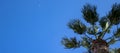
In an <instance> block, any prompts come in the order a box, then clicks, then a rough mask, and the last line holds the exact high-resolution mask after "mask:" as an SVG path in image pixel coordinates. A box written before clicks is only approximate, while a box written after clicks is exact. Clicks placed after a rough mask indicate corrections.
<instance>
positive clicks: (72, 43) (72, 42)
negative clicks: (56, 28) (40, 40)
mask: <svg viewBox="0 0 120 53" xmlns="http://www.w3.org/2000/svg"><path fill="white" fill-rule="evenodd" d="M61 42H62V44H63V45H64V46H65V48H68V49H71V48H77V47H80V42H79V41H77V40H76V38H75V37H74V38H70V39H68V38H63V40H62V41H61Z"/></svg>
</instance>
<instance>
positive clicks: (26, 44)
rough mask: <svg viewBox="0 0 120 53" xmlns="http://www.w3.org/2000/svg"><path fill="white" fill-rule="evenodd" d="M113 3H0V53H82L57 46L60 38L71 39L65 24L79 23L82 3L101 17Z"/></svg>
mask: <svg viewBox="0 0 120 53" xmlns="http://www.w3.org/2000/svg"><path fill="white" fill-rule="evenodd" d="M115 2H117V3H120V0H0V53H83V51H85V49H84V48H79V49H75V50H66V49H64V47H63V46H62V45H61V43H60V40H61V38H62V37H64V35H66V36H74V35H75V34H74V32H73V31H72V30H70V29H69V28H68V27H67V26H66V24H67V23H68V21H69V20H71V19H74V18H80V19H81V17H82V16H81V8H82V6H83V5H84V4H86V3H90V4H93V5H96V6H97V7H98V10H97V11H98V13H99V14H100V16H102V15H105V14H107V12H108V11H109V10H110V9H111V5H112V4H113V3H115ZM114 47H118V46H114Z"/></svg>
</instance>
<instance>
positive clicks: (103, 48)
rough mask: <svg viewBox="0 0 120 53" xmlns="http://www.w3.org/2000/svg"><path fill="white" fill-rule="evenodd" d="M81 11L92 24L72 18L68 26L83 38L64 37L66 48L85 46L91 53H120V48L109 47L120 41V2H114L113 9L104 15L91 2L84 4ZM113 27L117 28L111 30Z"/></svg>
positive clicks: (63, 42) (84, 17)
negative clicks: (99, 13) (100, 15)
mask: <svg viewBox="0 0 120 53" xmlns="http://www.w3.org/2000/svg"><path fill="white" fill-rule="evenodd" d="M81 12H82V15H83V19H84V20H85V21H86V22H87V23H88V24H90V25H85V24H84V23H82V22H81V20H79V19H74V20H71V21H70V22H69V23H68V27H69V28H70V29H72V30H73V31H74V32H75V33H77V34H79V35H80V38H81V39H79V40H78V39H77V38H76V37H70V38H67V37H64V38H63V39H62V41H61V43H62V44H63V45H64V46H65V48H67V49H72V48H80V47H81V46H83V47H85V48H86V49H88V52H89V53H112V52H114V53H120V48H119V49H113V50H110V49H109V46H110V45H112V44H114V43H116V42H117V41H120V28H119V27H117V26H118V25H119V23H120V4H117V3H115V4H113V6H112V9H111V10H110V11H109V12H108V14H107V15H105V16H103V17H99V15H98V13H97V7H96V6H93V5H90V4H86V5H84V6H83V8H82V11H81ZM113 27H114V28H116V29H114V30H111V29H112V28H113ZM111 33H112V34H111ZM105 36H109V38H104V37H105Z"/></svg>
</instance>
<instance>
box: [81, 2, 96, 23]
mask: <svg viewBox="0 0 120 53" xmlns="http://www.w3.org/2000/svg"><path fill="white" fill-rule="evenodd" d="M82 13H83V17H84V19H85V20H86V21H87V22H89V23H90V24H95V22H97V21H98V14H97V12H96V7H95V6H91V5H89V4H87V5H85V6H84V8H83V9H82Z"/></svg>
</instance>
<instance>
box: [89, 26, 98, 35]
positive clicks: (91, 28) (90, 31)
mask: <svg viewBox="0 0 120 53" xmlns="http://www.w3.org/2000/svg"><path fill="white" fill-rule="evenodd" d="M87 33H88V34H91V35H95V34H96V33H98V27H97V26H93V27H88V28H87Z"/></svg>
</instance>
